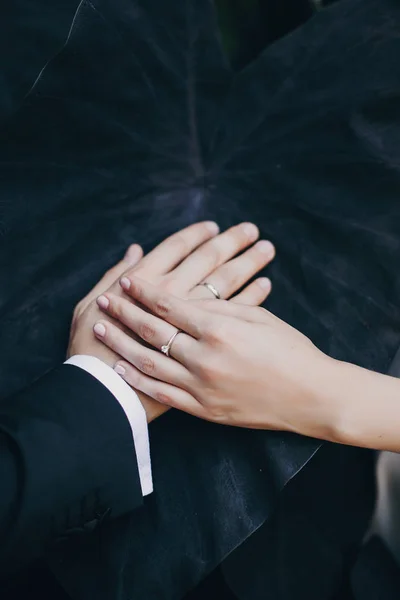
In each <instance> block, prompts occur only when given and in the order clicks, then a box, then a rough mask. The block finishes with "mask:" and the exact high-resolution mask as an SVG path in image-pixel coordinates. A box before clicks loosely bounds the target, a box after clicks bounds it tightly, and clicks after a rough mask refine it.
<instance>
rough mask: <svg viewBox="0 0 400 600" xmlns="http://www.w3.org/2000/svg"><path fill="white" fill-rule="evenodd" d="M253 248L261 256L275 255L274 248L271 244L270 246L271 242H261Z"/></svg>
mask: <svg viewBox="0 0 400 600" xmlns="http://www.w3.org/2000/svg"><path fill="white" fill-rule="evenodd" d="M255 248H257V250H258V251H259V252H262V253H263V254H267V255H269V256H272V255H273V254H274V253H275V248H274V246H273V244H271V242H268V241H267V240H261V242H257V244H256V245H255Z"/></svg>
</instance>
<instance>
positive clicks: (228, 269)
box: [189, 240, 275, 299]
mask: <svg viewBox="0 0 400 600" xmlns="http://www.w3.org/2000/svg"><path fill="white" fill-rule="evenodd" d="M274 256H275V248H274V246H273V245H272V244H271V242H268V241H266V240H262V241H260V242H257V244H255V245H254V246H252V248H250V249H249V250H247V251H246V252H244V253H243V254H242V255H241V256H238V257H237V258H234V259H232V260H230V261H229V262H227V263H225V264H224V265H222V266H220V267H218V268H217V269H215V271H214V272H213V273H211V274H210V275H208V276H207V278H206V282H204V283H209V284H211V285H212V286H213V287H214V288H215V289H216V290H217V291H218V293H219V294H220V296H221V298H223V299H226V298H230V297H231V296H232V294H234V292H236V291H237V290H238V289H240V288H241V287H242V286H243V285H244V284H245V283H246V282H247V281H248V280H249V279H250V278H251V277H253V275H255V274H256V273H258V272H259V271H260V270H261V269H263V268H264V267H265V266H266V265H267V264H268V263H270V262H271V261H272V259H273V258H274ZM212 295H213V292H212V291H211V290H210V289H209V288H207V286H206V285H204V284H199V285H197V286H196V287H194V288H193V289H192V290H191V292H190V294H189V298H190V299H207V298H212Z"/></svg>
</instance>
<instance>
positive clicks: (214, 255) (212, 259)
mask: <svg viewBox="0 0 400 600" xmlns="http://www.w3.org/2000/svg"><path fill="white" fill-rule="evenodd" d="M207 246H208V247H206V248H204V257H205V259H206V260H207V262H208V263H210V264H212V265H217V264H219V263H220V262H221V260H222V249H221V247H220V244H219V242H217V241H216V242H215V243H213V242H211V243H210V244H208V245H207Z"/></svg>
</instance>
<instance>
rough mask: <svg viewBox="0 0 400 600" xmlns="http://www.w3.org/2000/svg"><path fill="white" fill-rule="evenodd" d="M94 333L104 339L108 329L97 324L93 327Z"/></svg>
mask: <svg viewBox="0 0 400 600" xmlns="http://www.w3.org/2000/svg"><path fill="white" fill-rule="evenodd" d="M93 331H94V332H95V334H96V335H98V336H100V337H104V336H105V333H106V328H105V327H104V325H103V324H102V323H96V325H95V326H94V327H93Z"/></svg>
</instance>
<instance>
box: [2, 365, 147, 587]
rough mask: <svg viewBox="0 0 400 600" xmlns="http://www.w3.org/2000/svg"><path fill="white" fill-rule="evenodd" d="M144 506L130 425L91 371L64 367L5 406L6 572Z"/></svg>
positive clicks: (3, 479) (3, 570)
mask: <svg viewBox="0 0 400 600" xmlns="http://www.w3.org/2000/svg"><path fill="white" fill-rule="evenodd" d="M141 503H142V493H141V487H140V480H139V474H138V467H137V461H136V455H135V449H134V443H133V438H132V432H131V429H130V425H129V422H128V420H127V418H126V416H125V414H124V412H123V410H122V408H121V407H120V405H119V403H118V401H117V400H116V399H115V398H114V396H113V395H112V394H111V393H110V392H109V391H108V390H107V389H106V388H105V387H104V386H103V385H102V384H101V383H100V382H98V381H97V380H96V379H95V378H94V377H92V376H91V375H90V374H88V373H86V372H85V371H83V370H82V369H80V368H78V367H75V366H72V365H63V366H61V367H60V368H58V369H55V370H54V371H52V372H50V373H49V374H47V375H46V376H45V377H43V378H42V379H40V380H38V381H37V382H36V383H34V384H33V385H32V386H31V387H30V388H29V389H27V390H24V391H23V392H22V393H19V394H18V395H17V396H15V397H13V398H9V399H7V400H6V401H3V402H1V403H0V574H1V575H5V574H7V573H9V572H10V571H12V570H14V569H16V568H18V567H19V566H20V565H21V563H23V562H27V561H29V560H31V559H33V558H35V557H37V556H40V555H41V554H42V553H43V552H44V551H45V550H47V549H48V547H49V546H51V544H52V543H53V542H54V541H56V540H58V539H60V538H62V537H64V536H65V535H68V534H69V532H73V531H76V530H80V529H82V528H83V529H85V526H88V527H86V528H87V529H91V526H93V524H96V523H98V522H99V521H100V522H101V520H102V518H103V517H104V515H108V514H111V515H113V516H119V515H122V514H124V513H126V512H129V511H131V510H133V509H134V508H136V507H138V506H139V505H140V504H141Z"/></svg>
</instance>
